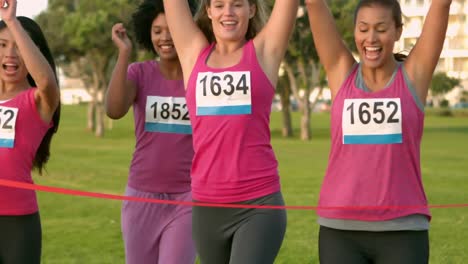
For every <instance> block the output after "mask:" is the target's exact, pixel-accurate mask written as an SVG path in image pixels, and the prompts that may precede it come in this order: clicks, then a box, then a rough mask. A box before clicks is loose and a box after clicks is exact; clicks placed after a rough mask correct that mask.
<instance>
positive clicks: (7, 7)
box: [0, 0, 17, 22]
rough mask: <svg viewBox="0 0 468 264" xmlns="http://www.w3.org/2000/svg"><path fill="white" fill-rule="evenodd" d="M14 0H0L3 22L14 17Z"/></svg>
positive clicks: (0, 13) (15, 2)
mask: <svg viewBox="0 0 468 264" xmlns="http://www.w3.org/2000/svg"><path fill="white" fill-rule="evenodd" d="M16 5H17V1H16V0H0V6H1V8H0V16H1V17H2V20H4V21H5V22H8V21H12V20H13V19H16Z"/></svg>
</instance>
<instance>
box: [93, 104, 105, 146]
mask: <svg viewBox="0 0 468 264" xmlns="http://www.w3.org/2000/svg"><path fill="white" fill-rule="evenodd" d="M94 134H95V135H96V136H97V137H103V136H104V105H103V104H102V102H98V103H97V105H96V130H95V133H94Z"/></svg>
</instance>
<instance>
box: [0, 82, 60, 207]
mask: <svg viewBox="0 0 468 264" xmlns="http://www.w3.org/2000/svg"><path fill="white" fill-rule="evenodd" d="M35 90H36V88H31V89H28V90H25V91H23V92H21V93H20V94H18V95H17V96H16V97H14V98H13V99H11V100H9V101H6V102H3V103H0V167H1V170H0V178H2V179H5V180H11V181H19V182H25V183H33V180H32V177H31V170H32V167H33V161H34V157H35V156H36V151H37V149H38V148H39V145H40V144H41V142H42V138H43V137H44V135H45V134H46V132H47V130H48V129H49V128H50V127H51V126H52V124H46V123H45V122H44V121H43V120H42V118H41V117H40V115H39V112H38V111H37V108H36V102H35V100H34V92H35ZM37 211H38V205H37V199H36V193H35V192H34V191H31V190H21V189H16V188H9V187H3V186H0V215H27V214H33V213H36V212H37Z"/></svg>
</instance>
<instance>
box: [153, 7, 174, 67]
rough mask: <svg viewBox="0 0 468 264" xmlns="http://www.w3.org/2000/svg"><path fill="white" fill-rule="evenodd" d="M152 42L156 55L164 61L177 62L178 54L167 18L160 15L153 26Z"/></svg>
mask: <svg viewBox="0 0 468 264" xmlns="http://www.w3.org/2000/svg"><path fill="white" fill-rule="evenodd" d="M151 41H152V42H153V47H154V50H155V51H156V53H158V55H159V57H160V58H161V59H162V60H176V59H177V58H178V57H177V52H176V49H175V47H174V43H173V42H172V37H171V33H170V32H169V27H168V25H167V21H166V16H165V15H164V14H159V15H158V16H157V17H156V18H155V19H154V20H153V23H152V25H151Z"/></svg>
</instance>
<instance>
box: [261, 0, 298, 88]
mask: <svg viewBox="0 0 468 264" xmlns="http://www.w3.org/2000/svg"><path fill="white" fill-rule="evenodd" d="M298 6H299V0H276V1H275V5H274V7H273V10H272V12H271V16H270V18H269V20H268V22H267V24H266V25H265V27H264V28H263V29H262V31H260V32H259V33H258V35H257V36H256V37H255V38H254V43H255V48H256V51H257V56H259V60H260V63H261V64H262V67H263V69H264V71H265V72H266V73H267V75H268V77H269V78H270V80H272V81H276V79H277V75H278V68H279V65H280V64H281V61H282V60H283V57H284V54H285V53H286V49H287V47H288V43H289V39H290V36H291V32H292V30H293V28H294V25H295V21H296V17H297V8H298Z"/></svg>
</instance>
